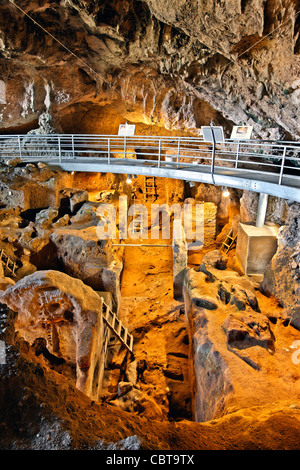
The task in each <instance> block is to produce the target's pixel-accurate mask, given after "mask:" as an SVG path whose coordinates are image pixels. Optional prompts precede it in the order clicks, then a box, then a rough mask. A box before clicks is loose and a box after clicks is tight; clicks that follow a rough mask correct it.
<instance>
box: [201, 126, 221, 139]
mask: <svg viewBox="0 0 300 470" xmlns="http://www.w3.org/2000/svg"><path fill="white" fill-rule="evenodd" d="M201 129H202V133H203V139H204V140H205V141H206V142H224V132H223V127H222V126H202V127H201Z"/></svg>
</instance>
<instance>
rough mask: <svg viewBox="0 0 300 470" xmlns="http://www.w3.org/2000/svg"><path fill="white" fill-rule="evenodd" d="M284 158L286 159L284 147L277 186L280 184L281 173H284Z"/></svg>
mask: <svg viewBox="0 0 300 470" xmlns="http://www.w3.org/2000/svg"><path fill="white" fill-rule="evenodd" d="M285 157H286V147H284V150H283V155H282V163H281V168H280V176H279V184H281V183H282V177H283V171H284V164H285Z"/></svg>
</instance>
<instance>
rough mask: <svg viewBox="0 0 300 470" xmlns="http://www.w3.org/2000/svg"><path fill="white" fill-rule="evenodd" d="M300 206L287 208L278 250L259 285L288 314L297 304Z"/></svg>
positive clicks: (298, 290) (299, 287) (297, 204)
mask: <svg viewBox="0 0 300 470" xmlns="http://www.w3.org/2000/svg"><path fill="white" fill-rule="evenodd" d="M299 214H300V204H299V203H293V204H291V205H289V206H288V210H287V217H286V222H285V225H283V226H282V227H281V228H280V229H279V233H278V248H277V252H276V253H275V255H274V256H273V258H272V260H271V262H270V263H269V265H268V266H267V268H266V271H265V274H264V279H263V281H262V283H261V286H262V289H263V291H264V292H265V293H266V294H272V295H274V296H275V297H276V298H277V299H278V300H279V301H280V303H281V304H282V305H283V307H285V308H286V309H287V311H286V314H287V312H290V310H289V308H290V306H293V305H296V304H298V301H299V297H300V282H299V279H298V276H297V270H298V263H297V260H298V255H297V253H298V252H299V251H300V235H299V225H300V215H299ZM293 263H295V264H293Z"/></svg>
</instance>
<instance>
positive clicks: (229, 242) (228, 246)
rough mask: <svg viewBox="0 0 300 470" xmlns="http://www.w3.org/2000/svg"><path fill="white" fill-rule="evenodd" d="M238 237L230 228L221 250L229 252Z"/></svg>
mask: <svg viewBox="0 0 300 470" xmlns="http://www.w3.org/2000/svg"><path fill="white" fill-rule="evenodd" d="M236 239H237V235H233V231H232V230H230V232H229V233H228V235H227V236H226V238H225V240H224V241H223V243H222V247H221V251H224V253H228V251H229V250H230V249H231V248H232V247H233V245H234V244H235V242H236Z"/></svg>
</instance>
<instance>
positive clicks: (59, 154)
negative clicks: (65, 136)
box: [57, 136, 61, 162]
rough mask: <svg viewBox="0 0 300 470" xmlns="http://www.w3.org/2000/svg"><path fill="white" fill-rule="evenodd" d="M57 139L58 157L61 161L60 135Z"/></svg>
mask: <svg viewBox="0 0 300 470" xmlns="http://www.w3.org/2000/svg"><path fill="white" fill-rule="evenodd" d="M57 140H58V159H59V161H60V162H61V148H60V137H59V136H58V137H57Z"/></svg>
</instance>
